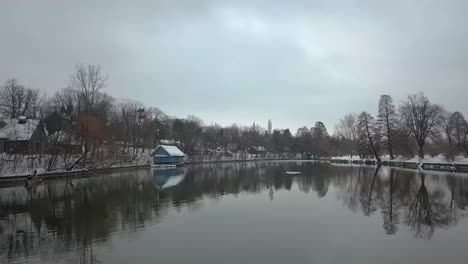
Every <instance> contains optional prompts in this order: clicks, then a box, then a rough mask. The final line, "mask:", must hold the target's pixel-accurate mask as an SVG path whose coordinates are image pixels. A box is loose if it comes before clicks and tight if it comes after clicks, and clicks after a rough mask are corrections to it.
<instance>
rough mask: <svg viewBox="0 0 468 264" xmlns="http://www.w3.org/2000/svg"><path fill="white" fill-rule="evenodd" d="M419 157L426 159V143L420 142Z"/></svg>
mask: <svg viewBox="0 0 468 264" xmlns="http://www.w3.org/2000/svg"><path fill="white" fill-rule="evenodd" d="M419 158H421V159H424V145H421V144H419Z"/></svg>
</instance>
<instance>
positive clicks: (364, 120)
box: [358, 112, 381, 164]
mask: <svg viewBox="0 0 468 264" xmlns="http://www.w3.org/2000/svg"><path fill="white" fill-rule="evenodd" d="M358 124H359V130H358V131H359V133H358V134H359V139H360V142H363V143H364V144H365V145H366V147H367V148H368V149H369V150H370V151H371V152H372V154H373V155H374V157H375V159H376V160H377V163H378V164H380V163H381V160H380V155H379V152H378V146H377V144H378V137H379V135H378V132H377V129H376V126H375V120H374V118H373V117H372V115H371V114H369V113H367V112H362V113H361V114H360V115H359V118H358Z"/></svg>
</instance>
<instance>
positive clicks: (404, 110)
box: [335, 93, 468, 162]
mask: <svg viewBox="0 0 468 264" xmlns="http://www.w3.org/2000/svg"><path fill="white" fill-rule="evenodd" d="M335 130H336V131H335V132H336V135H335V136H336V137H338V138H340V139H342V140H344V141H346V142H347V144H346V146H345V147H344V148H343V149H342V151H343V152H342V154H346V155H359V156H361V157H373V158H375V159H376V160H377V161H378V162H380V161H381V157H382V155H388V156H389V158H390V159H391V160H393V159H395V157H396V156H397V155H398V156H403V157H413V156H415V155H418V156H419V158H420V159H423V158H424V157H425V155H426V154H430V155H437V154H444V155H445V156H446V157H447V158H449V159H452V160H453V158H454V156H456V155H460V154H464V155H468V141H467V138H468V123H467V121H466V119H465V117H464V116H463V114H462V113H461V112H459V111H455V112H449V111H447V110H445V109H444V108H443V107H442V106H441V105H438V104H434V103H432V102H431V101H430V100H429V99H428V97H427V96H425V95H424V94H423V93H416V94H410V95H408V97H407V98H406V99H405V100H403V101H402V102H401V103H400V105H399V106H398V107H397V106H396V105H395V104H394V102H393V99H392V97H391V96H390V95H382V96H381V97H380V99H379V103H378V115H377V118H374V117H373V116H372V115H371V114H370V113H368V112H366V111H364V112H362V113H360V114H354V113H352V114H347V115H346V116H344V117H343V118H342V119H341V120H340V121H339V122H338V124H337V125H336V128H335Z"/></svg>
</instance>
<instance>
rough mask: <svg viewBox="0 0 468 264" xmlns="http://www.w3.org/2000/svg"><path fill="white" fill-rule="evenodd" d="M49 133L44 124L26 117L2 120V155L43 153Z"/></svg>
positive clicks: (0, 146) (0, 124) (0, 148)
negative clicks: (3, 153)
mask: <svg viewBox="0 0 468 264" xmlns="http://www.w3.org/2000/svg"><path fill="white" fill-rule="evenodd" d="M46 147H47V132H46V129H45V126H44V124H43V122H41V121H40V120H37V119H28V118H26V117H24V116H20V117H19V118H9V119H4V120H0V153H2V152H7V153H14V154H31V153H43V152H45V150H46Z"/></svg>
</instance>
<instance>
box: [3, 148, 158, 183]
mask: <svg viewBox="0 0 468 264" xmlns="http://www.w3.org/2000/svg"><path fill="white" fill-rule="evenodd" d="M150 151H151V150H149V149H146V150H141V149H140V150H138V152H137V154H136V156H135V158H133V155H132V154H125V155H121V154H115V155H110V154H107V155H103V154H98V155H97V156H96V157H94V158H93V159H90V160H89V161H88V162H86V163H79V164H77V165H76V166H74V168H73V169H72V171H86V170H88V169H91V168H115V167H126V166H137V165H146V164H149V163H148V162H149V160H148V158H149V153H150ZM80 156H81V155H79V154H73V155H72V154H69V155H66V156H65V155H57V156H55V158H54V156H53V155H49V154H47V155H19V154H16V155H9V154H6V153H2V154H0V177H9V176H24V175H31V174H32V172H33V171H34V170H37V172H38V173H39V174H44V173H58V172H66V171H67V168H70V166H71V165H72V164H73V163H74V162H75V161H76V160H78V159H79V158H80Z"/></svg>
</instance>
